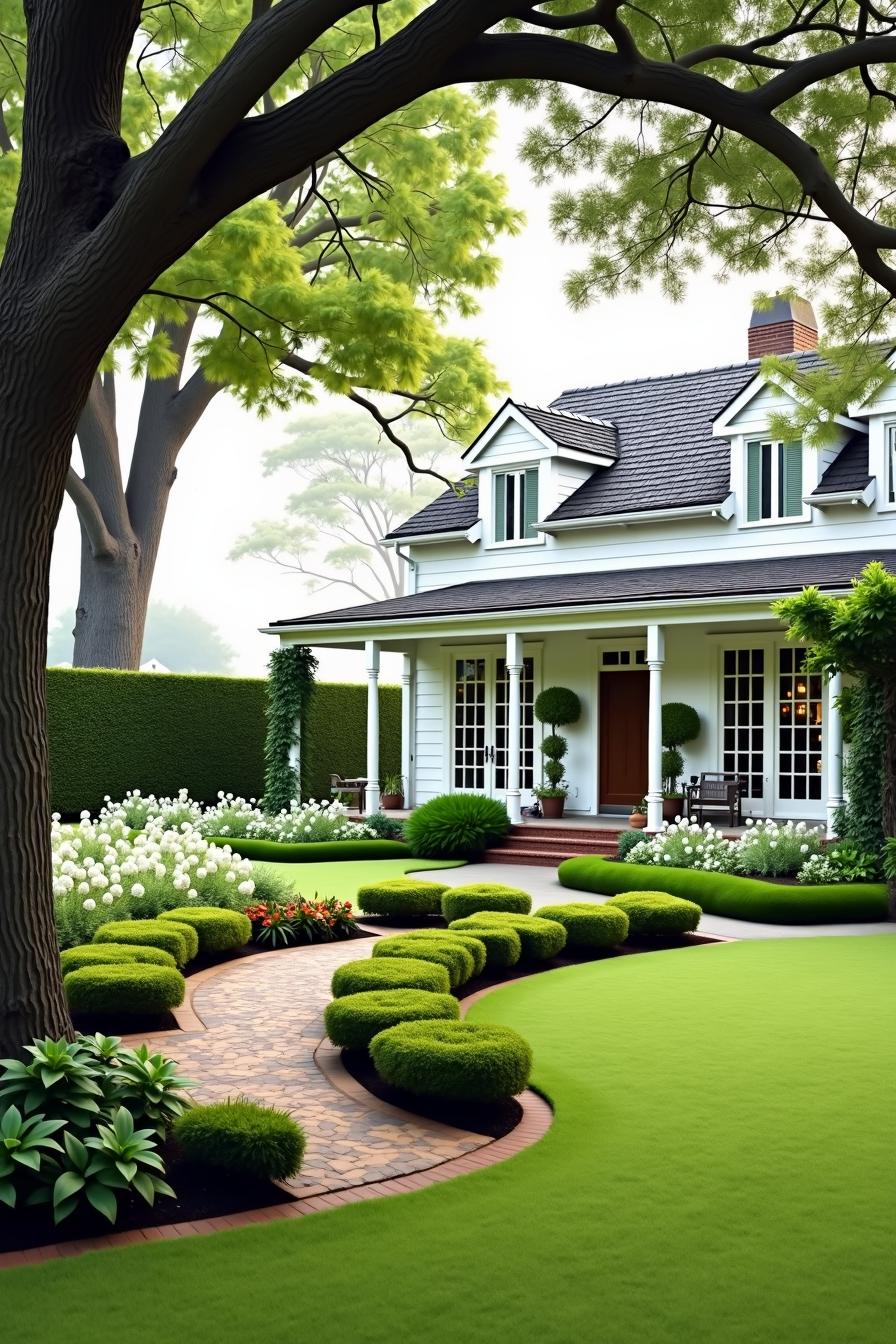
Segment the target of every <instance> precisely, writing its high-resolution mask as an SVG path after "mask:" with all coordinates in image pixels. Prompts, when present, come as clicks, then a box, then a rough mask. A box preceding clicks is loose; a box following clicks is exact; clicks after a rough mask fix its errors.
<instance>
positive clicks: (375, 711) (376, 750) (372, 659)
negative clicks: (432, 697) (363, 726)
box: [364, 639, 380, 816]
mask: <svg viewBox="0 0 896 1344" xmlns="http://www.w3.org/2000/svg"><path fill="white" fill-rule="evenodd" d="M364 653H365V656H366V659H367V788H366V790H365V792H364V811H365V812H366V813H367V815H368V816H369V815H370V813H371V812H378V811H379V806H380V646H379V641H378V640H376V639H368V640H367V642H366V643H365V645H364Z"/></svg>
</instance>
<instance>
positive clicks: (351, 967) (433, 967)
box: [330, 957, 451, 999]
mask: <svg viewBox="0 0 896 1344" xmlns="http://www.w3.org/2000/svg"><path fill="white" fill-rule="evenodd" d="M330 988H331V989H332V991H333V998H334V999H341V998H343V997H344V996H345V995H346V994H363V993H364V992H365V990H370V989H428V990H431V992H432V993H433V994H447V993H448V991H449V990H450V988H451V977H450V976H449V974H448V971H447V969H446V968H445V967H444V966H440V965H439V964H438V963H437V962H435V961H423V960H422V959H421V958H420V957H369V958H368V959H367V961H348V962H346V963H345V965H344V966H337V967H336V970H335V971H334V972H333V979H332V981H331V985H330Z"/></svg>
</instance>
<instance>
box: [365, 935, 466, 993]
mask: <svg viewBox="0 0 896 1344" xmlns="http://www.w3.org/2000/svg"><path fill="white" fill-rule="evenodd" d="M371 956H373V957H419V958H420V960H421V961H434V962H436V964H437V965H439V966H444V967H445V969H446V971H447V972H448V977H449V979H450V981H451V988H452V989H456V988H457V987H458V985H465V984H466V982H467V981H468V980H469V979H470V977H471V975H472V974H473V957H472V954H471V953H470V952H468V951H467V949H466V948H465V947H464V946H463V944H462V943H458V942H450V941H449V940H448V939H447V938H443V939H442V940H441V941H437V940H436V939H432V940H431V941H430V942H425V941H424V940H423V939H422V938H418V937H415V936H414V935H413V934H405V933H399V934H396V936H395V937H394V938H379V939H377V941H376V942H375V943H374V945H373V951H372V953H371Z"/></svg>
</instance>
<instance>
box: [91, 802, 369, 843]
mask: <svg viewBox="0 0 896 1344" xmlns="http://www.w3.org/2000/svg"><path fill="white" fill-rule="evenodd" d="M99 820H100V822H103V823H110V822H113V821H116V822H120V823H121V824H122V825H123V826H124V827H125V828H126V829H129V830H142V829H144V828H145V827H147V826H148V825H151V824H152V825H155V826H158V827H161V829H162V830H166V831H179V830H180V829H181V828H182V827H183V826H184V825H187V826H190V827H191V828H192V829H194V830H196V831H198V833H199V834H200V835H203V836H213V835H217V836H226V837H228V838H230V839H233V840H236V839H242V838H243V837H246V838H251V839H255V840H277V841H280V842H283V843H288V844H302V843H305V842H311V841H320V840H330V841H331V840H368V839H376V837H377V831H375V830H374V829H372V828H371V827H369V826H366V825H364V824H363V823H360V822H353V821H350V820H349V816H348V808H347V807H346V806H345V804H344V803H341V802H340V801H339V800H338V799H335V798H334V799H332V800H331V801H329V802H323V801H321V802H319V801H318V800H317V799H315V798H309V799H308V800H307V801H306V802H301V801H299V800H294V801H293V802H292V803H290V805H289V807H288V808H284V809H283V811H281V812H277V813H268V812H265V811H264V810H263V808H262V807H261V806H260V805H259V804H258V803H257V802H256V800H255V799H254V798H249V799H246V798H241V797H239V796H238V795H236V796H235V795H234V794H232V793H224V792H223V791H221V792H220V793H219V794H218V801H217V802H216V803H215V804H213V805H212V806H210V807H203V805H202V804H201V803H197V802H196V801H195V800H194V799H193V798H191V797H190V795H189V792H188V791H187V789H180V790H179V792H178V793H177V795H176V796H175V797H173V798H169V797H162V798H158V797H156V795H155V794H154V793H149V794H145V795H144V794H142V793H141V792H140V790H139V789H131V790H129V791H128V793H126V794H125V796H124V798H123V799H122V800H121V802H118V803H115V802H113V801H112V800H111V798H108V797H107V798H106V800H105V806H104V807H103V809H102V811H101V812H100V814H99Z"/></svg>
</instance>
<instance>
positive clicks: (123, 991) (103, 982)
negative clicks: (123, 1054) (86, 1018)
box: [62, 961, 185, 1014]
mask: <svg viewBox="0 0 896 1344" xmlns="http://www.w3.org/2000/svg"><path fill="white" fill-rule="evenodd" d="M62 983H63V986H64V988H65V993H66V997H67V998H68V1003H69V1007H70V1008H71V1009H72V1010H73V1012H81V1013H116V1014H130V1013H164V1012H167V1011H168V1009H169V1008H177V1007H178V1006H179V1005H180V1004H182V1003H183V1001H184V984H185V981H184V978H183V976H182V975H181V973H180V971H178V970H176V969H175V968H174V967H173V966H147V965H145V964H144V965H141V964H140V963H139V962H136V961H134V962H124V963H122V964H120V965H119V964H117V963H112V964H109V965H104V966H82V967H81V969H80V970H78V971H69V973H68V975H66V976H65V978H64V980H63V982H62Z"/></svg>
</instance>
